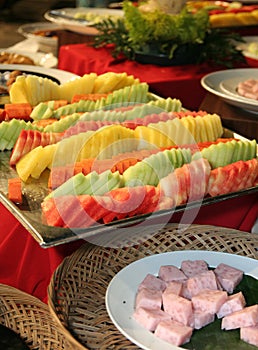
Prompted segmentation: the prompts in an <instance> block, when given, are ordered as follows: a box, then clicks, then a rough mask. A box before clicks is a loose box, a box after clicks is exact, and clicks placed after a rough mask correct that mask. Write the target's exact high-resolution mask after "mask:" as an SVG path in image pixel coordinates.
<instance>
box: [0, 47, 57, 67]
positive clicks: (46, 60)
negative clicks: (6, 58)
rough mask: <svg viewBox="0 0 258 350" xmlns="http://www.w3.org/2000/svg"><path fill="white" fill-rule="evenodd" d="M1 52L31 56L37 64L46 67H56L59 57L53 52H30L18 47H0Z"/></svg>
mask: <svg viewBox="0 0 258 350" xmlns="http://www.w3.org/2000/svg"><path fill="white" fill-rule="evenodd" d="M0 52H9V53H17V54H18V55H23V56H27V57H29V58H31V59H32V60H33V61H34V63H35V65H36V66H41V67H44V68H54V67H56V66H57V62H58V60H57V58H56V57H55V56H54V55H53V54H52V53H43V52H30V51H24V50H16V49H0Z"/></svg>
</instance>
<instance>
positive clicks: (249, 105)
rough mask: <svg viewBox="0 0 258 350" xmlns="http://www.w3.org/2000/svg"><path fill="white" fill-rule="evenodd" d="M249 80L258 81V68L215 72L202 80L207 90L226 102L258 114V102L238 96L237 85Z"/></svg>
mask: <svg viewBox="0 0 258 350" xmlns="http://www.w3.org/2000/svg"><path fill="white" fill-rule="evenodd" d="M247 79H257V80H258V68H257V69H256V68H239V69H228V70H221V71H217V72H213V73H210V74H207V75H205V76H204V77H203V78H202V79H201V85H202V87H203V88H204V89H205V90H207V91H209V92H211V93H212V94H214V95H216V96H218V97H221V98H222V99H223V100H224V101H225V102H227V103H229V104H231V105H233V106H236V107H239V108H242V109H245V110H247V111H249V112H252V113H256V114H257V113H258V101H257V100H253V99H249V98H244V97H242V96H240V95H238V94H237V91H236V88H237V84H238V83H239V82H242V81H245V80H247ZM223 83H224V84H223ZM222 84H223V85H222ZM222 86H223V88H222ZM225 86H226V88H225Z"/></svg>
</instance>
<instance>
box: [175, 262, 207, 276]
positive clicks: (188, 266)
mask: <svg viewBox="0 0 258 350" xmlns="http://www.w3.org/2000/svg"><path fill="white" fill-rule="evenodd" d="M181 270H182V271H183V273H184V274H185V275H186V276H187V277H193V276H195V275H199V274H200V273H202V272H205V271H208V265H207V263H206V261H204V260H184V261H182V263H181Z"/></svg>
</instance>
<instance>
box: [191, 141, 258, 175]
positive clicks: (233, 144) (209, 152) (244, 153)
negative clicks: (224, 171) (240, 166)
mask: <svg viewBox="0 0 258 350" xmlns="http://www.w3.org/2000/svg"><path fill="white" fill-rule="evenodd" d="M256 151H257V143H256V140H251V141H249V140H238V141H236V140H231V141H228V142H220V143H217V144H213V145H211V146H209V147H207V148H204V149H202V151H201V152H197V153H195V154H194V155H193V159H197V158H198V157H200V156H202V157H203V158H206V159H207V160H208V161H209V163H210V165H211V167H212V169H215V168H218V167H223V166H226V165H228V164H231V163H233V162H237V161H239V160H244V161H246V160H250V159H252V158H255V157H256Z"/></svg>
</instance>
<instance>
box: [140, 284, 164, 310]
mask: <svg viewBox="0 0 258 350" xmlns="http://www.w3.org/2000/svg"><path fill="white" fill-rule="evenodd" d="M161 305H162V291H161V290H151V289H147V288H142V289H141V290H139V292H138V293H137V295H136V299H135V309H138V308H139V307H144V308H148V309H161Z"/></svg>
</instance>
